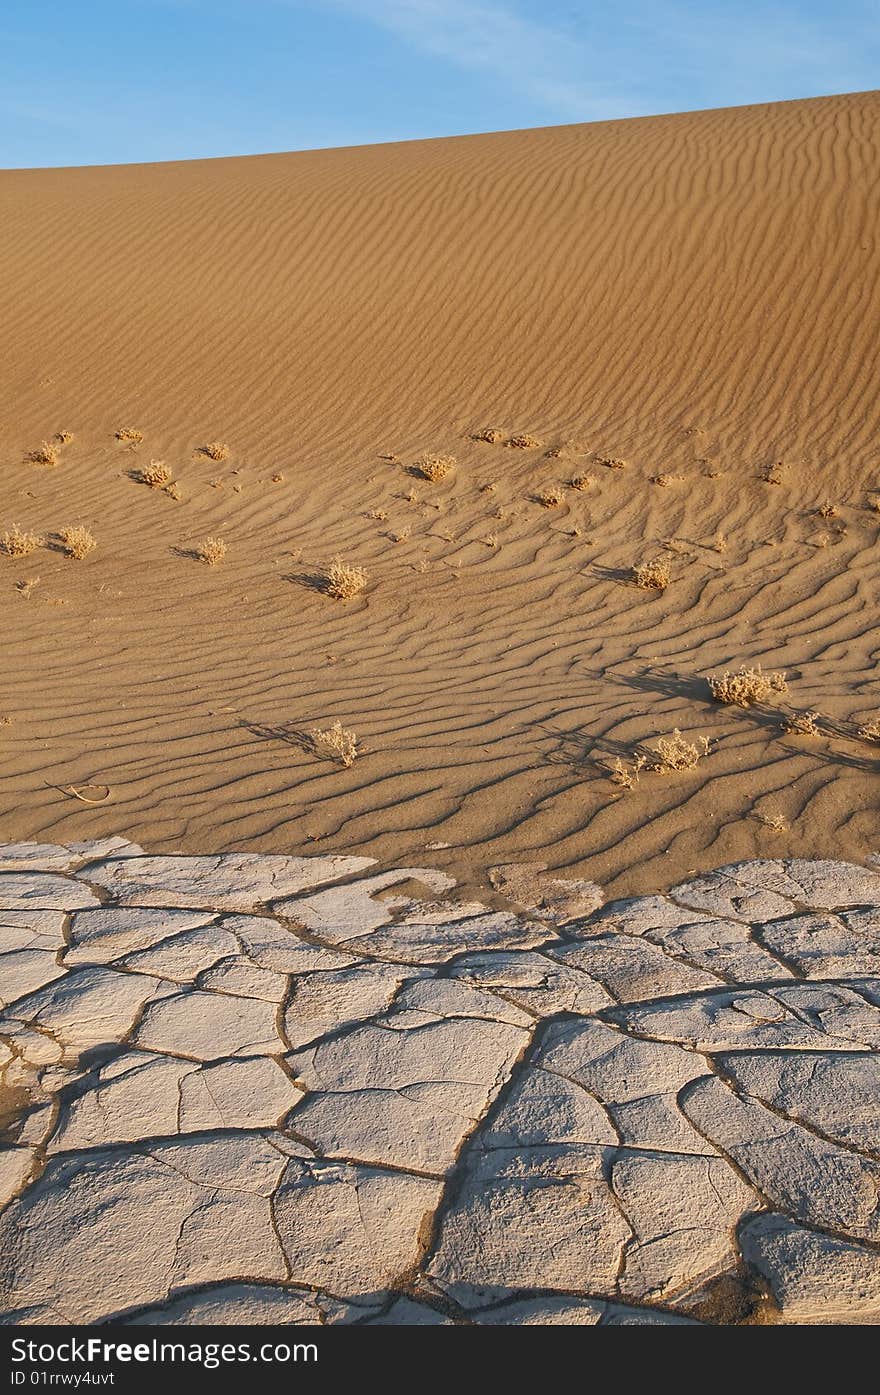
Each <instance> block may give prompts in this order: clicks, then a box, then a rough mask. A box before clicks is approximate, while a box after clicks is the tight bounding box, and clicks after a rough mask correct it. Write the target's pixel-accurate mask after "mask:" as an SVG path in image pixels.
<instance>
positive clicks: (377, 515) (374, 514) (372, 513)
mask: <svg viewBox="0 0 880 1395" xmlns="http://www.w3.org/2000/svg"><path fill="white" fill-rule="evenodd" d="M364 517H365V518H374V519H375V520H376V522H377V523H384V522H385V520H386V518H387V517H388V514H387V513H386V512H385V510H384V509H370V510H369V511H368V512H367V513H365V514H364Z"/></svg>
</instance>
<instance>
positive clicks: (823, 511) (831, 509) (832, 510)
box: [816, 499, 840, 518]
mask: <svg viewBox="0 0 880 1395" xmlns="http://www.w3.org/2000/svg"><path fill="white" fill-rule="evenodd" d="M816 512H817V513H818V515H819V517H820V518H839V517H840V509H839V508H838V507H837V505H836V504H833V503H832V502H831V500H830V499H826V500H825V503H824V504H820V505H819V508H818V509H817V510H816Z"/></svg>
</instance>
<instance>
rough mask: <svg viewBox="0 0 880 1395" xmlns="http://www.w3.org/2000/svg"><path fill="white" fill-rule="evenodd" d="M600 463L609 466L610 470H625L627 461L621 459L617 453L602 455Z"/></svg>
mask: <svg viewBox="0 0 880 1395" xmlns="http://www.w3.org/2000/svg"><path fill="white" fill-rule="evenodd" d="M599 464H600V465H605V466H607V468H608V469H609V470H623V469H625V468H626V461H625V460H621V459H620V457H619V456H617V455H600V456H599Z"/></svg>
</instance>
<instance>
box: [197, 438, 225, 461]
mask: <svg viewBox="0 0 880 1395" xmlns="http://www.w3.org/2000/svg"><path fill="white" fill-rule="evenodd" d="M202 454H203V455H207V456H208V458H209V460H218V461H219V460H228V459H229V447H228V446H227V445H226V443H225V441H208V443H207V445H204V446H202Z"/></svg>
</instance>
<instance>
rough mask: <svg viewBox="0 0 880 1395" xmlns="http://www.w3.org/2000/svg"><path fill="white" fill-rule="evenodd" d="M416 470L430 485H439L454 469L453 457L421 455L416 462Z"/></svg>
mask: <svg viewBox="0 0 880 1395" xmlns="http://www.w3.org/2000/svg"><path fill="white" fill-rule="evenodd" d="M416 469H417V470H418V471H419V474H420V475H422V476H423V478H424V479H426V480H430V481H431V484H439V483H440V481H441V480H445V479H446V476H447V475H449V474H451V473H452V471H453V470H454V469H455V456H454V455H422V456H420V457H419V459H418V460H417V461H416Z"/></svg>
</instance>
